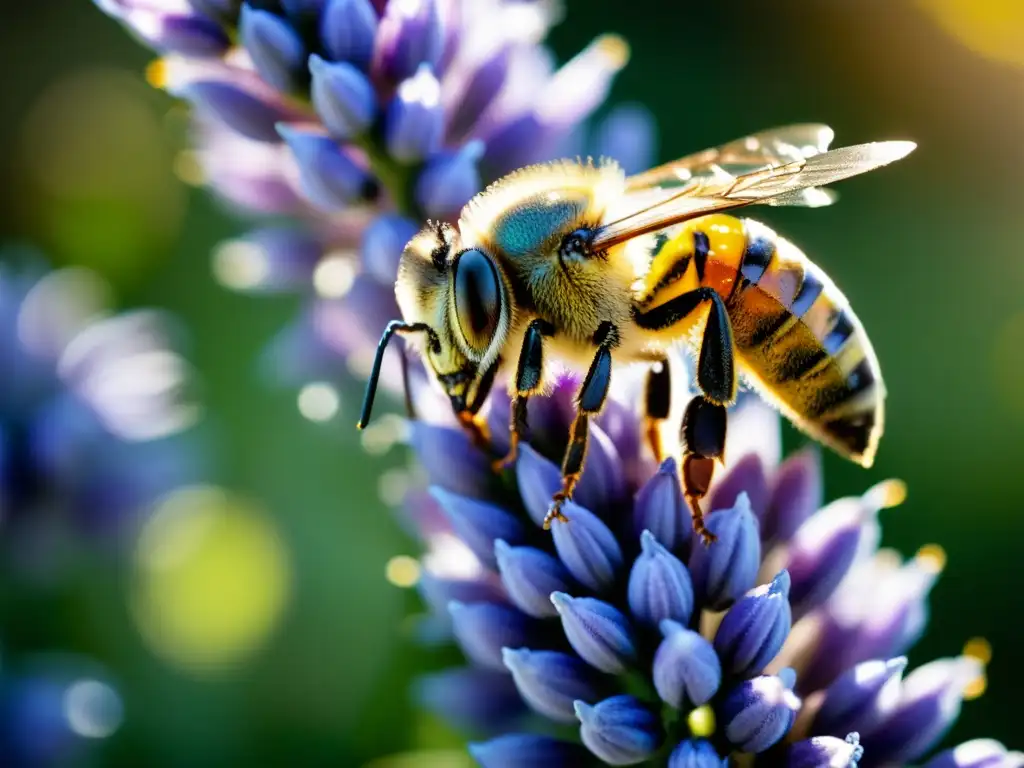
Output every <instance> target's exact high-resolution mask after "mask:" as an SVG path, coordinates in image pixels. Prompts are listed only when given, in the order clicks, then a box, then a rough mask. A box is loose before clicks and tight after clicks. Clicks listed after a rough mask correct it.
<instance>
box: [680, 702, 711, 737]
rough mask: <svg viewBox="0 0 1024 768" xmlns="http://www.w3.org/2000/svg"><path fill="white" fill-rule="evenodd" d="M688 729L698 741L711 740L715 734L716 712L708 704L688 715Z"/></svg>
mask: <svg viewBox="0 0 1024 768" xmlns="http://www.w3.org/2000/svg"><path fill="white" fill-rule="evenodd" d="M686 727H687V728H689V729H690V733H691V734H693V736H694V737H696V738H698V739H707V738H710V737H711V736H712V735H714V733H715V711H714V710H713V709H712V708H711V707H709V706H708V705H707V704H705V705H704V706H703V707H697V708H696V709H695V710H693V711H692V712H690V714H689V715H687V717H686Z"/></svg>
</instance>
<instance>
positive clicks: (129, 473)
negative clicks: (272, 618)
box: [0, 250, 198, 766]
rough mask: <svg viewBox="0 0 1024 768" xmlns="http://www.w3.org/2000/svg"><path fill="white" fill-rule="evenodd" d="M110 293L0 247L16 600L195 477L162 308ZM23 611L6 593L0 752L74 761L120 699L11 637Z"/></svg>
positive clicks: (122, 542) (5, 496) (65, 574)
mask: <svg viewBox="0 0 1024 768" xmlns="http://www.w3.org/2000/svg"><path fill="white" fill-rule="evenodd" d="M104 298H105V286H104V284H103V283H102V282H101V281H100V280H99V278H97V277H96V276H95V275H93V274H92V273H89V272H87V271H85V270H80V269H66V270H61V271H56V272H48V271H47V270H46V268H45V267H44V266H43V265H42V263H41V260H40V259H38V258H37V257H35V256H34V255H26V254H22V253H20V252H14V251H12V250H7V251H5V252H4V253H3V254H2V255H0V371H2V372H3V375H2V376H0V548H2V552H3V556H2V559H0V578H2V580H3V583H4V584H5V586H6V587H7V588H8V589H9V590H11V591H12V592H13V593H15V594H17V595H18V597H19V602H18V604H19V605H21V604H24V605H28V604H34V603H32V601H33V600H36V599H38V600H42V601H45V600H46V599H47V595H52V594H53V593H54V591H55V590H56V589H57V588H58V586H59V585H61V584H65V583H68V582H70V581H73V580H74V578H76V571H75V564H76V563H80V562H81V560H82V552H81V551H80V550H81V548H82V547H83V546H90V547H95V548H97V549H100V550H120V549H121V548H122V547H124V546H126V545H127V544H129V543H130V541H131V539H132V533H133V531H134V529H135V526H136V525H137V524H138V523H139V522H140V521H141V518H142V517H143V514H144V511H145V510H146V509H147V508H148V507H149V506H150V505H151V504H152V503H153V502H154V501H155V500H156V499H157V497H158V496H160V495H162V494H163V493H164V492H166V491H168V490H170V489H171V488H173V487H175V486H177V485H179V484H181V483H183V482H187V481H188V480H190V479H192V478H193V477H194V474H193V472H194V469H195V467H194V464H193V462H194V460H195V456H194V451H191V450H189V448H188V446H189V445H190V444H191V443H190V440H191V438H190V437H188V430H189V427H191V426H192V424H193V423H194V421H195V420H196V418H197V416H198V412H197V409H196V406H195V405H194V404H193V403H191V402H190V400H189V399H188V392H187V390H188V386H187V385H188V380H189V369H188V366H187V364H186V363H185V361H184V359H183V358H182V357H181V356H180V355H179V354H178V353H177V352H176V351H175V350H174V348H173V345H172V344H171V342H172V334H171V332H170V327H169V325H168V323H167V321H166V318H164V317H163V316H162V315H160V314H158V313H155V312H149V311H136V312H129V313H122V314H113V313H110V312H109V311H108V310H107V309H106V308H105V305H104ZM12 608H14V610H11V609H12ZM19 622H24V614H23V613H21V612H18V609H17V608H16V607H15V605H14V604H13V603H12V601H9V600H8V601H5V603H4V606H3V610H2V613H0V646H2V648H3V664H2V667H0V763H2V764H3V765H5V766H6V765H10V766H42V765H69V764H71V762H72V761H73V760H76V759H77V757H76V755H77V754H78V752H79V751H80V750H81V747H82V746H83V744H84V743H85V742H87V741H90V740H95V739H98V738H102V737H105V736H107V735H109V734H110V733H112V732H113V731H114V730H115V729H116V728H117V726H118V724H119V721H120V718H121V702H120V699H119V698H118V695H117V693H116V692H115V691H114V689H113V688H112V687H111V685H110V684H109V682H107V680H108V674H107V673H106V672H105V671H104V670H102V669H100V668H98V665H96V664H95V663H93V662H91V661H90V660H88V659H85V658H82V657H79V656H74V655H65V654H57V653H53V652H49V651H48V652H45V653H43V652H40V651H39V650H38V649H37V647H36V646H34V645H33V646H31V647H26V646H24V645H23V644H21V643H12V642H11V640H10V636H9V635H8V633H7V632H5V630H10V629H12V628H18V627H19ZM15 634H17V633H15ZM59 639H60V638H50V640H51V641H58V640H59ZM54 644H55V646H59V642H55V643H54Z"/></svg>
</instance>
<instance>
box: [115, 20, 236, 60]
mask: <svg viewBox="0 0 1024 768" xmlns="http://www.w3.org/2000/svg"><path fill="white" fill-rule="evenodd" d="M125 21H126V22H127V23H128V24H129V25H130V26H131V27H132V29H134V30H135V31H136V32H138V34H139V35H140V36H141V37H142V38H143V39H144V40H145V41H146V42H147V43H148V44H149V45H151V46H152V47H153V48H155V49H156V50H158V51H160V52H161V53H180V54H182V55H184V56H194V57H197V58H198V57H204V56H220V55H221V54H223V53H224V51H226V50H227V49H228V46H229V45H230V40H229V39H228V36H227V34H226V33H225V32H224V28H223V27H222V26H221V25H220V24H218V23H217V22H215V21H213V20H212V19H210V18H207V17H206V16H186V15H180V14H165V13H159V12H146V11H138V12H135V13H132V14H129V15H128V16H127V17H126V18H125Z"/></svg>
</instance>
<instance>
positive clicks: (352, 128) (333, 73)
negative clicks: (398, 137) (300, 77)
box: [309, 54, 377, 140]
mask: <svg viewBox="0 0 1024 768" xmlns="http://www.w3.org/2000/svg"><path fill="white" fill-rule="evenodd" d="M309 71H310V73H311V74H312V78H313V80H312V96H313V107H314V109H316V112H317V114H318V115H319V116H320V119H321V120H323V122H324V125H325V126H326V127H327V131H328V133H330V135H331V137H332V138H334V139H341V140H344V139H352V138H355V137H356V136H359V135H361V134H362V133H363V132H364V131H366V129H367V128H369V127H370V124H371V123H372V122H373V118H374V116H375V114H376V110H377V105H376V96H375V94H374V92H373V86H372V85H371V84H370V81H369V80H367V79H366V77H365V76H364V75H363V74H362V73H361V72H360V71H359V70H358V69H356V68H355V67H353V66H352V65H351V64H349V63H347V62H344V61H339V62H336V63H330V62H327V61H324V60H323V59H322V58H320V57H319V56H317V55H316V54H313V55H312V56H310V57H309Z"/></svg>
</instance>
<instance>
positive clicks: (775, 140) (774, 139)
mask: <svg viewBox="0 0 1024 768" xmlns="http://www.w3.org/2000/svg"><path fill="white" fill-rule="evenodd" d="M834 136H835V133H834V132H833V131H832V129H831V128H829V127H828V126H827V125H822V124H820V123H800V124H797V125H787V126H783V127H780V128H771V129H769V130H767V131H762V132H760V133H755V134H753V135H751V136H744V137H743V138H741V139H735V140H734V141H730V142H728V143H727V144H723V145H722V146H720V147H714V148H712V149H705V150H703V151H702V152H697V153H696V154H693V155H688V156H687V157H682V158H680V159H678V160H673V161H672V162H671V163H666V164H665V165H662V166H659V167H657V168H652V169H651V170H649V171H644V172H643V173H638V174H636V175H635V176H630V177H629V179H627V180H626V184H627V190H628V191H630V192H634V191H639V190H642V189H650V188H652V187H678V186H681V185H685V184H688V183H690V182H691V181H693V180H694V179H696V178H699V177H702V176H708V177H714V176H717V175H721V174H722V173H725V174H727V175H730V176H741V175H743V174H746V173H750V172H751V171H756V170H758V169H760V168H764V167H766V166H773V165H785V164H787V163H792V162H795V161H797V160H804V159H807V158H809V157H812V156H814V155H820V154H821V153H822V152H826V151H827V150H828V147H829V145H830V144H831V143H832V139H833V137H834Z"/></svg>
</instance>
